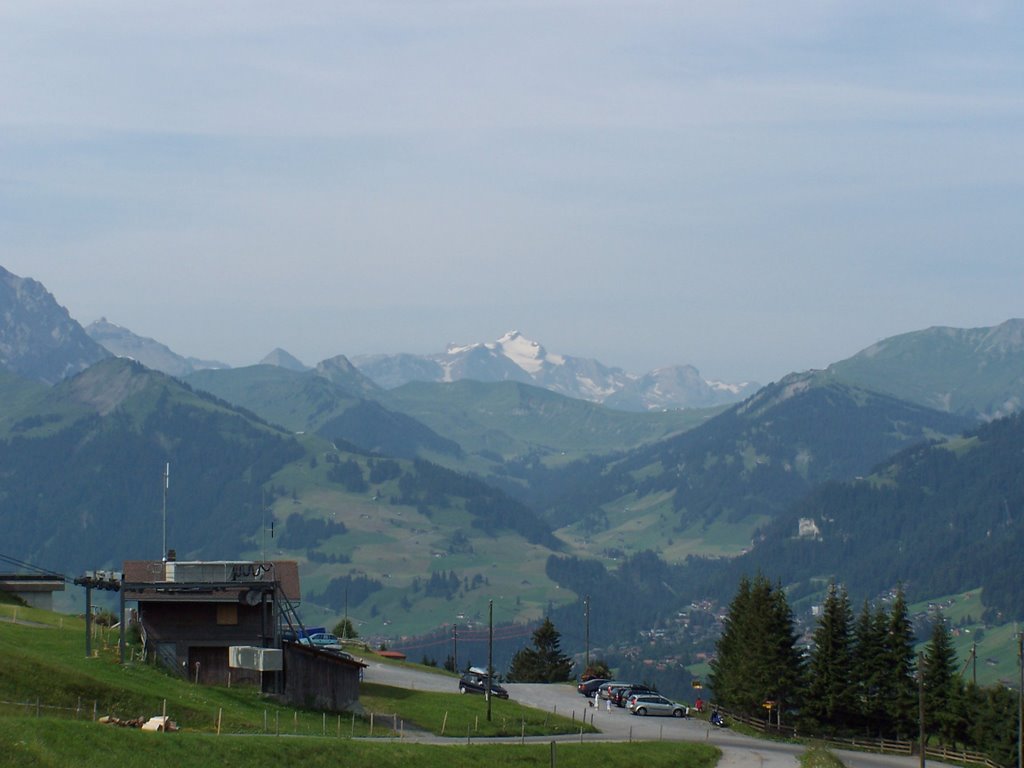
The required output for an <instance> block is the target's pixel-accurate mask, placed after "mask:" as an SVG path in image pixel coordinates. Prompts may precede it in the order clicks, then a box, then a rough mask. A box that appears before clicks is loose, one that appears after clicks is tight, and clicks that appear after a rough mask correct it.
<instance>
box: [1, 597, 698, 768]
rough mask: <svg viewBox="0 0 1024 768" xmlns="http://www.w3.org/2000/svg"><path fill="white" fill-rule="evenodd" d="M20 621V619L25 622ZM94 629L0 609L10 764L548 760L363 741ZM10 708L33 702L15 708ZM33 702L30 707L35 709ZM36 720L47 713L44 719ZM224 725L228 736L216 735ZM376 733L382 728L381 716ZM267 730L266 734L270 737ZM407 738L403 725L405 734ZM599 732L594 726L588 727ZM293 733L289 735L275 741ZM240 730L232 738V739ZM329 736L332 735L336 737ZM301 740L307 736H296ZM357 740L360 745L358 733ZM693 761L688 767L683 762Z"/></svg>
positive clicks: (557, 721)
mask: <svg viewBox="0 0 1024 768" xmlns="http://www.w3.org/2000/svg"><path fill="white" fill-rule="evenodd" d="M15 617H16V618H17V623H15V622H14V619H15ZM84 630H85V627H84V622H83V621H82V620H80V619H76V618H72V617H67V616H60V615H58V614H54V613H50V612H47V611H40V610H36V609H29V608H25V607H22V606H18V607H15V606H12V605H9V604H2V605H0V656H2V657H3V659H4V662H5V663H4V664H3V665H0V766H7V765H11V766H19V768H25V767H27V766H91V765H120V766H145V767H146V768H151V767H152V766H159V765H175V766H186V767H187V766H226V765H251V764H254V763H255V762H256V761H261V762H263V763H267V762H270V763H274V762H277V763H278V764H282V765H298V764H302V765H311V766H317V765H324V766H326V765H337V764H338V763H339V762H341V761H344V764H345V765H374V766H402V765H409V764H415V765H418V766H421V767H422V768H429V767H430V766H441V765H444V766H447V767H448V768H452V767H456V768H457V767H458V766H476V765H518V764H523V765H531V764H537V763H538V762H540V761H541V760H544V759H546V757H547V756H548V755H549V751H548V750H549V747H548V746H547V745H526V746H520V745H514V746H498V745H487V746H483V745H480V746H473V747H472V748H461V747H460V748H452V747H437V746H434V747H430V746H418V745H411V744H404V743H398V742H397V741H391V742H384V743H376V742H369V743H368V742H361V741H360V740H359V738H358V737H363V736H368V735H371V733H370V730H369V729H370V724H369V718H368V717H366V716H363V717H360V718H350V717H349V716H338V715H334V714H331V715H329V716H325V715H323V714H322V713H319V712H297V711H295V710H292V709H290V708H283V707H278V706H276V705H274V704H273V703H272V702H271V701H270V700H268V699H266V698H264V697H262V696H260V695H259V694H258V693H257V692H256V691H255V690H253V689H251V688H237V687H236V688H233V689H228V688H212V687H205V686H195V685H190V684H188V683H187V682H185V681H182V680H179V679H177V678H174V677H170V676H168V675H166V674H164V673H163V672H161V671H159V670H157V669H154V668H152V667H150V666H147V665H144V664H128V665H126V666H120V665H119V664H117V663H116V636H115V634H114V633H108V634H106V635H100V636H98V637H97V638H96V640H95V643H94V648H95V649H96V650H97V654H96V656H95V657H94V658H91V659H87V658H85V654H84ZM364 689H365V690H364V692H363V696H362V703H363V705H364V707H365V708H366V710H367V711H376V712H388V713H396V714H397V715H398V716H399V718H400V719H402V720H403V721H404V722H405V723H407V724H408V725H406V726H405V727H407V728H409V729H410V730H411V729H414V728H418V729H422V730H426V731H429V732H434V733H439V732H440V728H441V722H440V721H441V715H442V713H447V715H448V716H447V718H446V719H445V720H444V723H445V725H446V727H447V733H448V734H450V735H456V734H458V735H459V736H460V743H462V742H461V737H462V736H463V735H464V734H469V735H470V736H471V737H473V738H481V737H484V736H488V735H499V734H502V733H504V734H507V735H513V736H514V735H519V734H520V733H522V732H523V730H525V732H526V734H527V735H539V734H557V733H563V734H564V733H578V729H579V723H578V722H573V721H570V720H569V719H567V718H564V717H555V716H553V715H550V714H548V713H545V712H540V711H537V710H530V709H528V708H525V707H522V706H521V705H518V704H516V703H515V702H506V701H501V700H495V701H493V702H492V706H493V717H492V721H491V722H490V723H487V722H486V721H485V720H484V719H483V718H481V717H480V704H481V702H482V701H483V700H482V699H480V698H478V697H467V696H459V695H458V694H429V693H423V692H416V691H405V690H402V689H395V688H389V687H387V686H372V685H365V686H364ZM94 701H95V702H96V710H97V712H98V713H99V714H114V715H117V716H119V717H122V718H128V717H136V716H139V715H144V716H147V717H148V716H150V715H153V714H158V713H159V712H160V711H161V708H162V707H163V704H164V702H165V701H166V703H167V712H168V714H169V715H170V716H171V717H172V719H174V720H175V721H176V722H178V723H179V724H180V725H181V726H182V727H183V731H182V732H180V733H176V734H173V735H171V734H165V735H158V734H151V733H142V732H140V731H136V730H133V729H124V728H117V727H115V726H108V725H100V724H96V723H93V722H92V712H93V704H92V702H94ZM9 702H23V704H21V705H18V704H11V703H9ZM25 702H27V705H26V704H24V703H25ZM37 713H38V714H39V715H41V716H36V715H37ZM218 714H219V715H220V718H221V724H222V733H223V734H224V735H221V736H216V735H214V734H215V733H216V721H217V717H218ZM377 722H378V724H377V730H376V731H375V732H374V733H373V734H372V735H374V736H381V735H383V736H391V737H392V738H394V736H395V734H394V733H393V732H390V731H382V729H381V726H380V720H379V719H378V721H377ZM265 724H267V728H266V730H265ZM402 730H403V731H404V728H403V729H402ZM588 730H590V729H589V728H588ZM277 732H280V733H281V734H282V735H287V736H292V738H278V737H276V735H271V734H276V733H277ZM229 734H230V735H229ZM325 734H326V735H325ZM295 735H298V736H305V737H306V738H294V736H295ZM351 736H356V737H357V738H356V740H354V741H353V740H352V739H351V738H350V737H351ZM558 749H559V754H558V759H559V764H560V765H569V766H575V765H590V764H592V763H593V762H594V760H595V759H597V753H596V750H600V755H601V757H602V759H604V758H605V757H614V758H616V759H617V761H618V762H632V761H640V762H643V763H644V764H647V765H651V766H663V765H664V766H667V765H684V766H689V767H690V768H709V767H710V766H711V765H713V764H714V762H715V760H716V759H717V751H716V750H714V749H713V748H709V747H706V746H703V745H700V746H694V747H681V746H680V745H678V744H672V745H669V744H648V745H639V744H623V745H603V744H602V745H579V744H571V745H570V744H566V745H560V746H559V748H558ZM680 761H682V762H680Z"/></svg>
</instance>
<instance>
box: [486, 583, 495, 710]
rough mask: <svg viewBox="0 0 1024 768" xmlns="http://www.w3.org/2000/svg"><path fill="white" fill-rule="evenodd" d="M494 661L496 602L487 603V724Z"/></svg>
mask: <svg viewBox="0 0 1024 768" xmlns="http://www.w3.org/2000/svg"><path fill="white" fill-rule="evenodd" d="M493 659H494V601H493V600H488V601H487V688H486V689H485V691H484V693H486V694H487V722H491V664H493V663H494V662H493Z"/></svg>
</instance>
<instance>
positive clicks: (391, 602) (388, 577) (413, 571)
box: [248, 436, 575, 637]
mask: <svg viewBox="0 0 1024 768" xmlns="http://www.w3.org/2000/svg"><path fill="white" fill-rule="evenodd" d="M302 439H303V440H304V443H305V445H306V446H307V449H308V450H309V451H310V452H311V453H312V455H319V460H318V462H317V466H316V467H311V466H310V463H309V461H301V462H295V463H292V464H290V465H288V466H287V467H285V468H284V469H283V470H282V471H281V472H279V473H278V474H277V475H275V477H274V481H273V482H274V484H275V485H282V486H284V487H285V488H286V489H288V492H289V493H288V495H286V496H285V497H283V498H279V499H278V500H277V501H276V502H275V504H274V506H273V510H272V511H273V516H274V519H275V521H276V524H277V530H278V531H279V532H280V531H282V526H283V525H287V519H288V517H289V516H290V515H293V514H302V515H305V516H308V517H318V518H324V519H328V520H334V521H337V522H342V523H344V524H345V526H346V527H347V529H348V532H347V533H346V534H345V535H343V536H336V537H334V538H332V539H330V540H328V541H327V542H326V543H325V544H324V545H323V546H321V547H320V551H322V552H324V553H325V554H329V555H345V556H347V557H349V558H350V560H351V562H348V563H316V562H311V561H308V560H307V558H306V553H305V551H288V550H281V549H278V548H277V543H278V541H277V539H269V538H268V539H267V547H268V555H269V556H272V557H288V558H292V557H294V558H295V559H298V560H299V562H300V568H301V574H302V590H303V593H304V594H312V593H319V592H321V591H322V590H323V589H324V587H326V586H327V584H328V583H329V582H330V580H331V579H333V578H336V577H339V576H344V575H346V574H348V573H364V574H366V575H368V576H369V577H371V578H374V579H377V580H379V581H381V583H382V584H383V585H384V589H382V590H381V591H379V592H375V593H374V594H373V595H371V596H370V597H369V598H368V599H367V601H366V602H365V603H364V604H363V605H352V606H350V611H349V613H350V615H351V616H353V617H354V618H355V619H356V620H357V622H358V628H359V632H360V634H361V635H363V636H367V635H387V636H392V637H393V636H396V635H406V634H418V633H421V632H425V631H428V630H431V629H434V628H436V627H438V626H441V625H444V624H451V623H453V622H455V621H457V620H458V621H462V620H463V619H464V618H466V617H469V618H473V617H477V618H480V619H481V620H486V615H487V601H488V599H493V600H494V601H495V603H494V610H495V613H494V620H495V621H496V622H503V621H511V620H517V621H525V620H530V619H535V618H537V617H539V616H540V615H541V614H542V612H543V611H544V609H545V608H546V607H547V605H548V601H549V600H552V601H554V603H555V604H556V605H557V604H560V603H561V602H565V601H570V600H572V599H575V598H574V596H573V595H571V594H564V595H563V594H561V591H559V590H558V589H557V588H556V587H555V585H554V584H553V583H552V582H551V581H550V580H549V579H548V578H547V577H546V576H545V575H544V563H545V561H546V560H547V557H548V556H549V555H550V554H551V552H550V550H548V549H546V548H544V547H541V546H538V545H533V544H529V543H528V542H526V541H525V540H523V539H522V538H521V537H519V536H517V535H515V534H512V533H503V534H502V535H501V536H500V537H491V536H487V535H486V534H483V533H481V532H480V531H478V530H476V529H474V528H473V527H472V526H471V525H470V522H471V521H470V517H469V515H468V514H467V513H466V512H465V511H463V510H462V509H460V508H457V507H452V508H450V509H442V510H437V511H436V512H434V513H433V515H432V517H429V518H428V517H426V516H424V515H423V514H421V513H420V512H418V511H417V510H416V509H415V508H413V507H408V506H400V505H392V504H390V503H389V501H388V499H389V498H390V497H391V496H392V495H396V494H397V493H398V488H397V484H396V481H389V482H386V483H383V484H381V485H375V486H372V487H371V488H370V490H368V491H367V492H366V493H363V494H352V493H348V492H346V491H344V489H342V487H341V486H339V485H338V484H337V483H332V482H330V481H329V480H328V479H327V472H328V470H329V468H330V465H329V464H328V463H327V462H326V461H325V460H324V459H323V455H322V454H323V453H325V452H326V451H327V450H328V446H327V445H326V444H325V443H323V442H322V441H319V440H318V438H315V437H313V436H305V437H303V438H302ZM348 458H350V457H349V456H348V455H343V456H342V459H343V460H345V459H348ZM351 458H354V459H355V460H356V461H359V462H360V463H361V464H364V465H365V463H366V458H365V457H360V456H352V457H351ZM365 474H367V475H368V472H367V473H365ZM293 492H294V495H293ZM374 496H379V498H378V499H377V500H376V501H375V500H374ZM456 530H460V531H462V532H463V533H465V534H466V536H467V537H469V540H470V543H471V545H472V552H471V553H460V554H452V553H451V552H449V545H450V543H451V537H452V533H453V532H454V531H456ZM262 545H263V542H262V539H254V541H253V550H251V551H250V552H249V553H248V554H250V555H252V556H254V557H261V556H262V552H261V548H262ZM435 570H441V571H444V572H447V571H449V570H454V571H455V572H456V574H458V575H459V576H460V578H461V577H463V576H466V577H468V578H469V579H472V578H473V576H474V575H476V574H480V575H482V576H484V577H485V578H486V579H487V581H488V583H489V587H488V588H487V589H476V590H470V591H469V592H467V593H465V594H464V595H461V596H460V597H459V598H458V599H456V600H452V601H447V600H444V599H441V598H424V597H423V595H422V593H420V594H414V593H412V591H411V590H410V589H409V586H410V585H411V584H412V581H413V579H414V578H417V577H418V578H420V579H421V580H423V579H427V578H429V576H430V574H431V572H433V571H435ZM403 598H406V599H408V600H410V601H412V602H413V603H414V605H413V608H412V610H406V609H405V608H403V607H402V600H403ZM516 598H518V600H517V599H516ZM372 605H376V606H377V615H376V616H371V615H370V607H371V606H372ZM341 613H342V612H341V609H340V607H339V609H338V611H337V612H334V611H330V610H324V609H321V608H318V607H317V606H314V605H313V604H312V603H310V602H308V601H307V602H305V603H304V605H303V620H304V621H306V622H307V623H309V624H312V625H327V626H332V625H333V624H334V623H335V622H336V621H337V620H338V619H339V618H341ZM460 614H461V615H462V618H459V615H460Z"/></svg>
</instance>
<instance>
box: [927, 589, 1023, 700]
mask: <svg viewBox="0 0 1024 768" xmlns="http://www.w3.org/2000/svg"><path fill="white" fill-rule="evenodd" d="M936 608H939V609H941V610H942V615H943V616H945V617H946V621H947V622H948V624H949V627H950V629H951V631H952V633H953V647H954V648H955V649H956V656H957V659H958V660H959V664H960V668H959V669H958V670H957V671H958V672H962V675H961V676H962V677H963V679H964V681H965V682H970V681H971V679H972V678H973V676H974V674H975V670H976V671H977V681H978V684H979V685H996V684H1007V685H1012V686H1016V685H1017V684H1018V683H1019V674H1020V668H1019V667H1018V666H1017V628H1016V627H1015V626H1014V625H1013V624H1001V625H996V626H988V627H986V626H985V625H984V624H983V623H982V622H981V615H982V613H983V612H984V610H985V607H984V606H983V605H982V603H981V590H980V589H973V590H970V591H968V592H963V593H961V594H958V595H944V596H942V597H938V598H935V599H933V600H930V601H927V602H921V603H915V604H913V605H911V606H910V611H911V615H918V614H924V613H931V612H932V611H934V610H935V609H936ZM926 643H927V640H926V641H925V642H922V643H920V644H919V647H918V650H921V651H923V650H924V647H925V645H926ZM975 643H976V644H977V646H976V647H977V657H978V658H977V664H976V665H975V664H974V663H972V662H971V661H970V659H971V648H972V646H974V645H975Z"/></svg>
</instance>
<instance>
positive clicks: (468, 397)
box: [380, 381, 721, 464]
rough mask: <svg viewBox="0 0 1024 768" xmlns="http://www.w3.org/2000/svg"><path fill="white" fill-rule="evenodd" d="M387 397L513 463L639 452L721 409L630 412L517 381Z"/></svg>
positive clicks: (466, 445)
mask: <svg viewBox="0 0 1024 768" xmlns="http://www.w3.org/2000/svg"><path fill="white" fill-rule="evenodd" d="M380 400H381V402H383V403H384V404H385V405H387V407H389V408H392V409H393V410H397V411H401V412H403V413H406V414H408V415H410V416H412V417H414V418H416V419H418V420H420V421H422V422H423V423H424V424H426V425H427V426H429V427H430V428H431V429H433V430H434V431H435V432H437V433H438V434H441V435H444V436H446V437H448V438H450V439H452V440H455V441H456V442H458V443H459V444H460V445H462V447H463V449H465V450H466V451H467V452H475V451H480V450H490V451H493V452H495V453H499V454H502V455H503V456H505V457H506V458H512V457H515V456H521V455H524V454H528V453H531V452H536V451H539V452H540V453H541V455H542V456H544V457H545V461H546V463H548V462H549V463H552V464H558V463H564V462H565V461H567V460H570V459H573V458H579V457H580V456H586V455H590V454H605V453H613V452H616V451H620V450H625V449H628V448H633V447H635V446H637V445H641V444H644V443H648V442H651V441H653V440H657V439H660V438H662V437H665V436H667V435H670V434H673V433H675V432H683V431H685V430H687V429H692V428H693V427H695V426H697V425H698V424H701V423H703V422H704V421H706V420H707V419H708V418H709V416H710V415H712V414H714V413H717V412H718V411H719V410H721V409H702V410H696V409H693V410H685V411H664V412H656V413H627V412H625V411H616V410H612V409H610V408H604V407H602V406H600V405H595V404H594V403H589V402H585V401H583V400H574V399H572V398H569V397H564V396H562V395H558V394H556V393H554V392H548V391H547V390H544V389H541V388H539V387H531V386H528V385H525V384H519V383H516V382H501V383H488V384H483V383H480V382H475V381H458V382H453V383H451V384H426V383H414V384H407V385H405V386H403V387H399V388H398V389H394V390H391V391H389V392H387V393H385V394H383V395H381V397H380Z"/></svg>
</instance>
